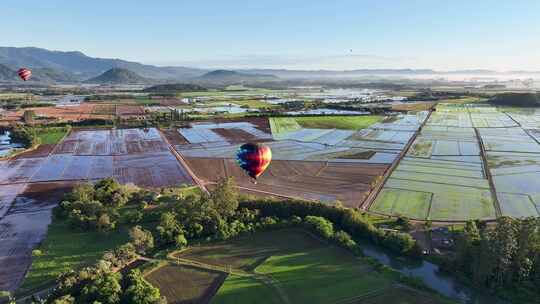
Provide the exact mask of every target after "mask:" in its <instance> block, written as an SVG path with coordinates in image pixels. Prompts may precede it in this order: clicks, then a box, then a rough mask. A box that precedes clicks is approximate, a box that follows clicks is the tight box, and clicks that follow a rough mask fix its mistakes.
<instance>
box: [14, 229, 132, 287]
mask: <svg viewBox="0 0 540 304" xmlns="http://www.w3.org/2000/svg"><path fill="white" fill-rule="evenodd" d="M127 241H128V234H127V230H126V229H125V228H122V227H121V228H119V229H117V230H115V231H113V232H110V233H107V234H105V233H102V232H97V231H81V232H77V231H74V230H73V229H71V228H70V227H69V226H68V224H67V223H66V222H53V223H52V224H51V225H49V226H48V229H47V236H46V237H45V239H44V241H43V243H42V244H41V245H40V246H39V250H40V251H41V252H42V254H41V255H39V256H34V257H33V258H32V266H31V268H30V269H29V271H28V274H27V276H26V277H25V279H24V282H23V284H22V286H21V287H20V289H19V290H18V291H19V292H21V293H24V292H27V291H30V290H34V289H37V288H39V287H43V286H46V285H48V284H51V283H52V282H54V280H55V279H56V277H58V275H59V274H61V273H62V272H65V271H68V270H70V269H74V268H76V267H78V266H80V265H82V264H92V263H95V262H96V261H97V260H99V259H100V258H101V257H102V256H103V252H104V251H106V250H108V249H110V248H115V247H117V246H119V245H122V244H124V243H126V242H127Z"/></svg>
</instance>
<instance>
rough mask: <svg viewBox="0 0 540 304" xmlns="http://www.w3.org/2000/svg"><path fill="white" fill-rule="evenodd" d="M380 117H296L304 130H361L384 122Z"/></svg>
mask: <svg viewBox="0 0 540 304" xmlns="http://www.w3.org/2000/svg"><path fill="white" fill-rule="evenodd" d="M383 118H384V116H380V115H362V116H305V117H296V118H295V119H296V121H297V122H298V124H300V126H301V127H303V128H310V129H343V130H360V129H365V128H367V127H369V126H371V125H372V124H374V123H377V122H379V121H381V120H383Z"/></svg>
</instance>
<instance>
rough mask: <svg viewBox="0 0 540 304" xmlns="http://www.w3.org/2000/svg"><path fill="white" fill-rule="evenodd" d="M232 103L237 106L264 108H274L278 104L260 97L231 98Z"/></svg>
mask: <svg viewBox="0 0 540 304" xmlns="http://www.w3.org/2000/svg"><path fill="white" fill-rule="evenodd" d="M231 102H232V103H234V104H237V105H239V106H248V107H250V108H251V109H265V108H275V107H278V106H279V105H275V104H271V103H268V102H265V101H263V100H260V99H248V100H245V99H232V100H231Z"/></svg>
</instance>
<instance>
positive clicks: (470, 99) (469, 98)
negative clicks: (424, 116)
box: [437, 96, 487, 103]
mask: <svg viewBox="0 0 540 304" xmlns="http://www.w3.org/2000/svg"><path fill="white" fill-rule="evenodd" d="M485 101H487V99H486V98H481V97H472V96H467V97H462V98H449V99H441V100H438V101H437V102H438V103H476V102H485Z"/></svg>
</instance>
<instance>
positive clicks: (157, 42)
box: [0, 0, 540, 70]
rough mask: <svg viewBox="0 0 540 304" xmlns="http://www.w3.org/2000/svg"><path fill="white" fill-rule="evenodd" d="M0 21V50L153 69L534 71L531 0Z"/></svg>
mask: <svg viewBox="0 0 540 304" xmlns="http://www.w3.org/2000/svg"><path fill="white" fill-rule="evenodd" d="M139 2H140V3H139ZM0 12H1V18H0V45H2V46H37V47H43V48H48V49H54V50H80V51H82V52H84V53H85V54H87V55H89V56H95V57H107V58H122V59H127V60H134V61H139V62H145V63H151V64H158V65H188V66H206V67H234V68H238V67H271V68H304V69H319V68H325V69H356V68H435V69H440V70H449V69H464V68H489V69H497V70H509V69H513V70H515V69H528V70H540V18H539V17H538V15H539V13H540V1H538V0H528V1H519V0H514V1H498V0H492V1H487V0H470V1H460V0H452V1H442V0H429V1H428V0H425V1H424V0H422V1H415V0H408V1H407V0H373V1H363V0H351V1H340V0H333V1H332V0H310V1H294V0H288V1H283V0H271V1H268V0H251V1H237V0H215V1H205V0H196V1H182V0H177V1H172V0H171V1H159V0H155V1H133V0H132V1H127V0H108V1H100V0H91V1H74V0H71V1H60V0H46V1H44V0H39V1H38V0H22V1H21V0H2V1H1V2H0ZM351 50H352V51H351Z"/></svg>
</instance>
